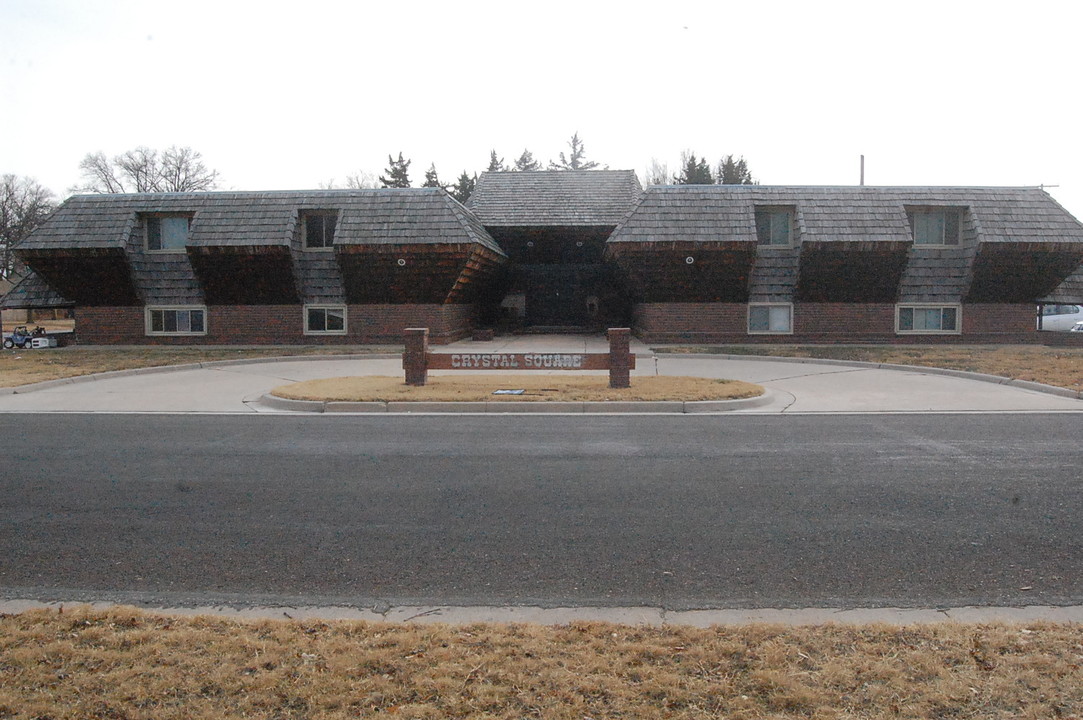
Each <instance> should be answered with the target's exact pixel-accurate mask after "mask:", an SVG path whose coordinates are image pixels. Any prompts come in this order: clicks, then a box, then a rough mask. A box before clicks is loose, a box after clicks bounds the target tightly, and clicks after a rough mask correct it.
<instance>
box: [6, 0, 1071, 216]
mask: <svg viewBox="0 0 1083 720" xmlns="http://www.w3.org/2000/svg"><path fill="white" fill-rule="evenodd" d="M1081 20H1083V3H1079V2H1066V1H1065V2H1040V1H1038V2H1035V1H1033V0H1032V1H1031V2H1025V3H1023V2H1018V0H1016V1H1015V2H999V1H996V0H993V1H986V2H952V0H940V1H939V2H921V1H914V0H909V1H907V2H870V1H868V0H865V1H863V2H809V1H806V2H792V3H791V2H750V1H748V0H740V1H739V2H729V1H720V2H679V1H674V0H670V1H668V2H651V3H645V2H644V3H639V2H634V1H632V0H625V1H623V2H591V1H590V0H578V1H577V2H567V3H565V2H559V1H556V0H549V1H547V2H544V3H529V4H528V3H520V2H509V1H506V0H505V1H503V2H424V1H422V0H409V1H405V2H392V1H391V0H388V1H386V2H379V3H368V2H348V3H347V2H319V1H316V0H309V1H307V2H303V3H298V2H290V3H285V2H274V1H273V0H264V1H262V2H231V0H216V1H214V2H205V1H204V0H186V1H185V2H175V1H173V2H146V1H144V2H125V1H123V0H114V1H111V2H100V1H96V0H0V92H2V95H0V97H2V100H3V102H2V106H0V107H2V112H0V173H15V174H17V175H28V176H31V177H34V178H36V179H37V180H39V181H40V182H41V183H43V184H44V185H46V186H47V187H49V188H51V189H52V190H53V191H55V192H56V193H57V194H58V196H60V197H65V196H66V195H67V194H68V189H69V188H70V187H71V186H73V185H74V184H76V183H77V182H78V180H79V170H78V165H79V161H80V160H81V159H82V158H83V157H84V156H85V155H86V154H87V153H88V152H96V151H103V152H105V153H106V154H107V155H110V156H112V155H115V154H118V153H120V152H123V151H124V150H127V149H130V148H133V147H136V146H138V145H147V146H150V147H154V148H165V147H168V146H169V145H188V146H191V147H193V148H195V149H196V150H198V151H200V152H201V153H202V154H203V157H204V160H205V161H206V163H207V164H208V165H209V166H210V167H212V168H215V169H217V170H219V171H220V172H221V180H222V189H238V190H263V189H302V188H315V187H318V186H320V185H321V184H326V183H328V182H329V181H332V180H336V181H338V182H339V183H342V182H343V181H344V179H345V177H346V176H347V175H349V174H354V173H357V172H359V171H366V172H370V173H374V174H379V173H381V172H382V171H384V169H385V168H386V167H387V156H388V154H389V153H393V154H396V155H397V154H398V153H399V152H400V151H401V152H402V153H403V154H404V156H405V157H406V158H408V159H410V160H411V161H412V164H411V166H410V175H411V178H412V180H413V181H414V184H415V185H420V184H421V181H422V179H423V176H424V171H425V169H426V168H428V167H429V164H430V163H435V164H436V168H437V170H438V171H439V173H440V176H441V179H442V180H444V181H445V182H449V183H450V182H452V181H453V180H454V179H455V177H457V176H458V174H459V173H460V172H462V171H463V170H468V171H470V172H475V171H481V170H483V169H484V168H485V166H486V165H487V164H488V159H489V151H490V150H491V149H496V150H497V152H498V153H499V154H500V155H501V156H502V157H504V158H505V160H506V161H507V162H509V163H511V162H512V161H513V160H514V159H515V158H516V157H518V155H519V154H520V153H521V152H522V151H523V149H524V148H527V149H529V150H531V151H532V152H533V153H534V155H535V157H536V158H538V159H539V160H541V161H543V162H545V161H548V160H549V159H555V158H556V156H557V155H558V154H559V153H560V152H562V151H564V152H567V150H568V148H567V141H568V139H569V138H570V137H571V135H572V133H573V132H578V133H579V135H580V137H581V138H582V139H583V141H584V142H585V144H586V151H587V159H592V160H596V161H598V162H600V163H603V164H606V165H608V166H609V167H610V168H613V169H632V170H636V171H637V172H638V173H639V175H640V178H641V179H642V177H643V175H644V170H645V168H646V167H647V166H648V164H649V163H650V162H651V159H652V158H656V159H658V160H659V161H661V162H666V163H668V165H669V167H670V171H671V172H673V171H676V170H677V165H678V161H679V158H680V154H681V151H682V150H684V149H690V150H692V151H694V152H695V153H696V154H697V155H699V156H705V157H706V158H707V159H708V160H709V161H711V162H712V163H714V162H716V161H717V160H718V158H719V157H720V156H721V155H724V154H728V153H734V154H737V155H743V156H744V157H745V158H746V159H747V161H748V164H749V167H750V169H751V171H752V174H753V175H754V176H755V177H756V178H757V179H759V180H760V181H761V182H762V183H763V184H765V185H856V184H857V183H858V179H859V157H860V155H862V154H864V155H865V158H866V173H865V179H866V183H867V184H869V185H1043V184H1044V185H1046V186H1052V185H1057V186H1059V187H1050V188H1049V191H1050V193H1051V194H1052V195H1053V196H1054V197H1055V198H1056V199H1058V200H1059V201H1060V202H1061V203H1062V204H1063V205H1064V206H1065V207H1066V208H1067V209H1068V210H1070V211H1071V212H1072V213H1073V214H1075V215H1076V216H1077V217H1083V150H1081V143H1080V127H1081V125H1083V122H1081V121H1083V115H1081V113H1080V103H1079V100H1078V98H1079V92H1080V68H1081V65H1083V63H1081V62H1080V53H1081V50H1080V45H1079V40H1078V38H1079V29H1080V27H1081Z"/></svg>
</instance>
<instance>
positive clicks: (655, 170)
mask: <svg viewBox="0 0 1083 720" xmlns="http://www.w3.org/2000/svg"><path fill="white" fill-rule="evenodd" d="M671 182H672V180H671V179H670V176H669V164H668V163H664V162H659V161H658V159H657V158H651V164H650V165H648V166H647V170H646V172H644V173H643V183H644V184H645V185H669V184H670V183H671Z"/></svg>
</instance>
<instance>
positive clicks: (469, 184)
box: [448, 170, 478, 205]
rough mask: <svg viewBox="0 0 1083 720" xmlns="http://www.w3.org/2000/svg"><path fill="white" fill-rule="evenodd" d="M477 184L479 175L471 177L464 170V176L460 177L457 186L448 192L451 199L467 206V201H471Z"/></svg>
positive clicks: (456, 182) (453, 186)
mask: <svg viewBox="0 0 1083 720" xmlns="http://www.w3.org/2000/svg"><path fill="white" fill-rule="evenodd" d="M477 182H478V176H477V175H474V176H473V177H470V176H469V175H467V174H466V171H465V170H463V174H462V175H460V176H459V179H458V180H456V181H455V184H454V185H452V186H451V188H449V189H448V192H449V193H451V197H453V198H455V199H456V200H458V201H459V202H461V203H462V204H463V205H465V204H466V201H467V200H469V199H470V196H471V195H472V194H473V193H474V186H475V185H476V184H477Z"/></svg>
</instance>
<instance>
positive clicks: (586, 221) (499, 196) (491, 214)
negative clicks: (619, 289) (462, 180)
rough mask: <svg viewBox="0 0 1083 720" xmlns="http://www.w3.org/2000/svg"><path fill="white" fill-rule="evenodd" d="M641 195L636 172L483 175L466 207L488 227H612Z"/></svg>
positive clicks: (564, 171)
mask: <svg viewBox="0 0 1083 720" xmlns="http://www.w3.org/2000/svg"><path fill="white" fill-rule="evenodd" d="M642 190H643V188H642V186H641V185H640V184H639V179H638V178H637V177H636V174H635V171H633V170H540V171H536V172H485V173H482V174H481V177H479V178H478V183H477V186H476V187H475V188H474V192H473V194H472V195H471V196H470V199H469V200H468V201H467V207H468V208H470V210H471V211H473V213H474V214H475V215H477V216H478V218H479V219H480V220H481V223H482V225H484V226H485V227H498V226H499V227H537V226H562V227H574V226H587V227H598V226H612V225H616V224H617V223H618V222H620V220H621V219H622V218H623V217H624V216H625V215H626V214H627V212H628V210H629V208H631V206H632V204H633V203H634V202H635V200H636V198H637V197H639V194H640V193H641V192H642Z"/></svg>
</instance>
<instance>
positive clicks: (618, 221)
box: [2, 171, 1083, 344]
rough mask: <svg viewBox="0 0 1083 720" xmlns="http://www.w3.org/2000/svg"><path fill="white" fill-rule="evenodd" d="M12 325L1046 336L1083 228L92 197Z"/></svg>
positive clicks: (924, 199)
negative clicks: (45, 317)
mask: <svg viewBox="0 0 1083 720" xmlns="http://www.w3.org/2000/svg"><path fill="white" fill-rule="evenodd" d="M16 252H17V253H18V255H19V257H20V258H21V259H22V260H23V261H24V262H25V263H26V264H27V265H28V266H29V267H30V268H31V269H32V271H33V272H32V273H31V274H30V275H29V276H28V277H27V278H26V279H25V280H23V281H22V282H21V283H20V284H19V285H18V286H17V287H15V288H14V289H13V290H12V291H11V292H9V293H8V295H7V296H6V297H5V298H4V300H3V304H2V306H3V307H5V308H44V307H74V309H75V316H76V320H77V326H76V327H77V333H78V337H79V338H80V339H81V340H82V341H83V342H92V343H95V344H102V343H123V344H138V343H183V344H195V343H203V344H266V343H290V344H317V343H347V344H356V343H372V342H395V343H398V342H401V340H402V333H403V329H404V328H406V327H428V328H430V337H431V339H432V340H433V341H434V342H448V341H451V340H455V339H458V338H461V337H464V336H466V335H468V334H469V333H470V332H471V330H472V329H474V328H477V327H495V328H497V329H498V330H503V331H534V332H568V331H592V330H599V329H601V328H604V327H612V326H615V325H627V326H631V327H632V328H633V329H634V332H635V333H636V334H637V335H638V336H640V337H641V338H643V339H645V340H647V341H653V342H685V341H693V342H712V343H713V342H741V343H747V342H877V343H881V342H930V341H934V342H935V341H940V342H982V343H984V342H1039V341H1041V340H1043V339H1044V338H1043V335H1042V334H1041V333H1039V332H1038V331H1037V329H1036V327H1035V307H1036V305H1037V304H1038V303H1041V302H1080V301H1083V271H1081V268H1083V225H1081V224H1080V222H1079V221H1078V220H1076V219H1075V218H1073V217H1072V216H1071V215H1070V214H1069V213H1068V212H1066V211H1065V210H1064V209H1063V208H1062V207H1061V206H1060V205H1058V204H1057V203H1056V202H1055V201H1054V200H1053V199H1052V198H1051V197H1050V196H1049V195H1048V194H1047V193H1046V192H1044V191H1043V190H1041V189H1038V188H924V187H906V188H903V187H769V186H735V185H713V186H696V185H684V186H653V187H649V188H647V189H645V190H644V189H643V188H641V187H640V184H639V181H638V180H637V178H636V176H635V173H634V172H632V171H546V172H498V173H484V174H483V175H482V176H481V177H480V178H479V180H478V184H477V188H476V189H475V192H474V194H473V196H472V197H471V198H470V200H469V202H468V203H467V205H466V206H465V207H464V206H463V205H460V204H459V203H458V202H456V201H455V200H454V199H452V198H451V197H450V196H449V195H448V194H447V193H446V192H444V191H443V190H440V189H403V190H391V189H384V190H319V191H297V192H221V193H182V194H140V195H92V196H76V197H72V198H69V199H68V200H67V201H65V202H64V203H63V204H62V205H61V206H60V208H58V209H57V211H56V212H55V213H54V214H53V215H52V216H51V217H50V218H49V219H48V220H47V221H46V222H45V223H44V224H43V225H42V226H41V227H40V228H38V229H37V230H36V231H35V232H34V233H33V234H32V235H30V237H28V238H27V239H26V240H24V241H23V242H22V243H21V244H19V245H18V246H17V248H16Z"/></svg>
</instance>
